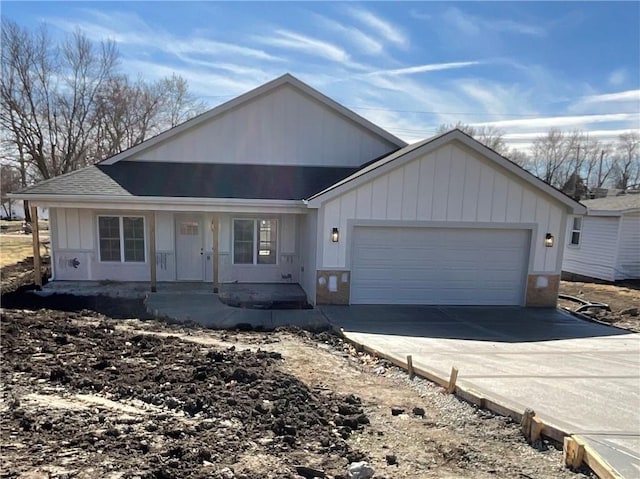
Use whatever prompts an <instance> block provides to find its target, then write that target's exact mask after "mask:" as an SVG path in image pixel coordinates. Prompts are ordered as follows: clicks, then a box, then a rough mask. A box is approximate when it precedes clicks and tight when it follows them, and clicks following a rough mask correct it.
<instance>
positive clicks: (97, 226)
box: [96, 214, 148, 264]
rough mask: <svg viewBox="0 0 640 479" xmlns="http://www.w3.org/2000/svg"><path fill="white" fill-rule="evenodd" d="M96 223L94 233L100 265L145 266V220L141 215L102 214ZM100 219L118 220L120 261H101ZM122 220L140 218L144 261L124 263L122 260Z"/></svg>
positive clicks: (123, 248)
mask: <svg viewBox="0 0 640 479" xmlns="http://www.w3.org/2000/svg"><path fill="white" fill-rule="evenodd" d="M97 218H98V219H97V221H96V231H97V235H96V237H97V238H98V258H99V262H100V263H104V264H117V263H126V264H146V263H147V244H148V240H147V219H146V218H145V217H144V216H142V215H123V214H113V215H109V214H104V215H98V216H97ZM100 218H118V228H119V233H120V261H119V262H118V261H103V260H102V251H101V250H100ZM123 218H142V230H143V232H144V236H143V238H144V248H143V249H144V261H125V259H124V250H125V247H124V225H123Z"/></svg>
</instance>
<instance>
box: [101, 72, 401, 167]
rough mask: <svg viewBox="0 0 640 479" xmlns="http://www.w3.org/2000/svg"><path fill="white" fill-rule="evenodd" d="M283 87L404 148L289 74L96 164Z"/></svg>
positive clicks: (145, 146)
mask: <svg viewBox="0 0 640 479" xmlns="http://www.w3.org/2000/svg"><path fill="white" fill-rule="evenodd" d="M285 85H288V86H291V87H292V88H294V89H295V90H297V91H298V92H301V93H302V94H304V95H306V96H307V97H311V98H313V99H314V100H316V101H318V102H319V103H321V104H323V105H324V106H325V107H327V108H329V109H331V110H333V111H334V112H335V113H337V114H338V115H340V116H342V117H345V118H347V119H349V120H350V121H352V122H354V123H355V124H357V125H359V126H360V127H362V128H364V129H366V130H368V131H370V132H372V133H373V134H375V135H377V136H379V137H380V138H383V139H384V140H386V141H387V142H389V143H391V144H395V145H396V146H397V147H404V146H406V142H404V141H403V140H401V139H400V138H398V137H396V136H395V135H393V134H391V133H389V132H388V131H386V130H384V129H383V128H381V127H379V126H377V125H375V124H374V123H372V122H370V121H369V120H367V119H365V118H363V117H362V116H360V115H358V114H357V113H355V112H354V111H352V110H350V109H348V108H346V107H345V106H343V105H341V104H340V103H338V102H336V101H335V100H332V99H331V98H329V97H328V96H326V95H324V94H323V93H321V92H319V91H318V90H316V89H314V88H313V87H311V86H309V85H308V84H306V83H304V82H303V81H301V80H299V79H298V78H296V77H295V76H293V75H292V74H291V73H285V74H283V75H281V76H279V77H277V78H275V79H273V80H271V81H269V82H267V83H264V84H263V85H260V86H258V87H256V88H254V89H253V90H250V91H248V92H246V93H244V94H242V95H239V96H237V97H235V98H233V99H231V100H229V101H227V102H225V103H222V104H221V105H218V106H216V107H214V108H212V109H210V110H208V111H206V112H204V113H202V114H200V115H198V116H196V117H194V118H191V119H190V120H187V121H185V122H184V123H181V124H180V125H177V126H175V127H173V128H171V129H169V130H166V131H164V132H162V133H160V134H158V135H156V136H154V137H153V138H149V139H148V140H145V141H144V142H142V143H140V144H138V145H136V146H133V147H131V148H129V149H127V150H125V151H123V152H121V153H118V154H117V155H114V156H112V157H109V158H107V159H105V160H102V161H101V162H99V164H104V165H111V164H114V163H117V162H118V161H122V160H124V159H130V158H131V157H133V156H134V155H137V154H139V153H141V152H143V151H145V150H147V149H148V148H151V147H153V146H154V145H157V144H159V143H162V142H165V141H167V140H169V139H170V138H172V137H175V136H177V135H179V134H180V133H183V132H185V131H187V130H190V129H192V128H195V127H197V126H199V125H201V124H203V123H206V122H208V121H209V120H212V119H214V118H217V117H219V116H221V115H222V114H224V113H226V112H228V111H230V110H233V109H236V108H239V107H241V106H243V105H247V104H249V103H250V102H252V101H253V100H255V99H257V98H259V97H262V96H264V95H267V94H269V93H271V92H274V91H275V90H277V89H279V88H281V87H282V86H285Z"/></svg>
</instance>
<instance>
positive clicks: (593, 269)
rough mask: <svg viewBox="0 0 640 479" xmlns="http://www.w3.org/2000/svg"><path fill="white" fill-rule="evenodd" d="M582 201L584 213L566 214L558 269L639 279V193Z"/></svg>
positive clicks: (604, 277) (607, 277) (605, 277)
mask: <svg viewBox="0 0 640 479" xmlns="http://www.w3.org/2000/svg"><path fill="white" fill-rule="evenodd" d="M582 203H583V204H584V205H585V206H586V207H587V213H586V214H585V215H578V216H572V217H570V218H569V223H568V225H567V235H566V236H567V245H566V249H565V254H564V260H563V262H562V271H563V272H564V273H565V274H566V273H569V274H573V275H580V276H586V277H589V278H596V279H602V280H605V281H620V280H625V279H640V193H636V194H626V195H619V196H608V197H606V198H598V199H595V200H585V201H583V202H582Z"/></svg>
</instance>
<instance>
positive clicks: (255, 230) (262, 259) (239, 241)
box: [233, 219, 277, 264]
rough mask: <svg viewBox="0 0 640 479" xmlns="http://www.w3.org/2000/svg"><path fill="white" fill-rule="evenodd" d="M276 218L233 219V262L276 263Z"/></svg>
mask: <svg viewBox="0 0 640 479" xmlns="http://www.w3.org/2000/svg"><path fill="white" fill-rule="evenodd" d="M276 238H277V230H276V220H268V219H238V220H233V263H234V264H276Z"/></svg>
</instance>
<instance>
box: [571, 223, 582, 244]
mask: <svg viewBox="0 0 640 479" xmlns="http://www.w3.org/2000/svg"><path fill="white" fill-rule="evenodd" d="M581 231H582V218H580V217H579V216H574V217H573V223H572V224H571V243H570V244H572V245H576V246H577V245H579V244H580V233H581Z"/></svg>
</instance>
